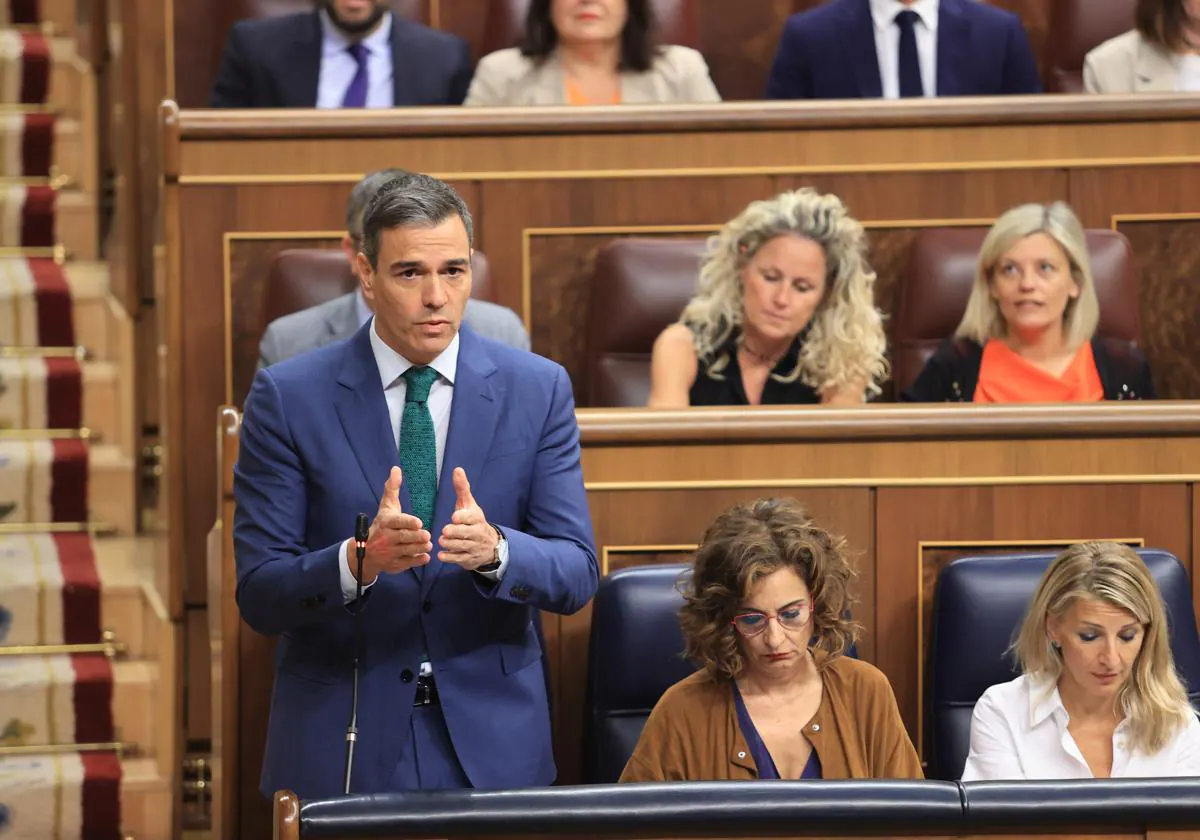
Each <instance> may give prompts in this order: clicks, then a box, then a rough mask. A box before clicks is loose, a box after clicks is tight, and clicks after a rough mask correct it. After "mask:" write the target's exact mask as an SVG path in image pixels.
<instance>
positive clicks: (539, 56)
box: [463, 0, 721, 106]
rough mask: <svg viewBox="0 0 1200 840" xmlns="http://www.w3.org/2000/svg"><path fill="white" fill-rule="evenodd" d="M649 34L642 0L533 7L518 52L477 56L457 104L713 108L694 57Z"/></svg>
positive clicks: (713, 92) (558, 1) (704, 72)
mask: <svg viewBox="0 0 1200 840" xmlns="http://www.w3.org/2000/svg"><path fill="white" fill-rule="evenodd" d="M652 29H653V21H652V15H651V11H650V3H649V0H533V2H532V3H531V4H530V6H529V13H528V15H527V16H526V20H525V36H524V39H523V42H522V44H521V46H520V47H513V48H511V49H505V50H500V51H498V52H494V53H492V54H490V55H487V56H484V58H483V59H482V60H481V61H480V62H479V66H478V67H477V68H476V70H475V77H474V79H472V81H471V87H470V90H469V91H468V92H467V98H466V102H464V103H463V104H465V105H484V106H491V105H618V104H636V103H664V104H666V103H696V102H719V101H720V99H721V97H720V95H719V94H718V93H717V89H716V88H715V87H714V86H713V83H712V79H710V78H709V75H708V65H707V64H705V62H704V58H703V57H702V56H701V55H700V53H698V52H696V51H695V50H693V49H689V48H688V47H680V46H656V45H655V44H654V43H653V41H652V38H651V31H652Z"/></svg>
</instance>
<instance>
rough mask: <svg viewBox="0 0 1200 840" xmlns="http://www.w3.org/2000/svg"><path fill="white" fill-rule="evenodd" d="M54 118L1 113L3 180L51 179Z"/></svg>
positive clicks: (1, 169)
mask: <svg viewBox="0 0 1200 840" xmlns="http://www.w3.org/2000/svg"><path fill="white" fill-rule="evenodd" d="M54 125H55V123H54V115H53V114H20V113H0V178H48V177H49V176H50V166H51V164H52V163H53V162H54Z"/></svg>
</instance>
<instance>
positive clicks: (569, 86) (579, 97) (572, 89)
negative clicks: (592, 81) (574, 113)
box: [563, 79, 621, 105]
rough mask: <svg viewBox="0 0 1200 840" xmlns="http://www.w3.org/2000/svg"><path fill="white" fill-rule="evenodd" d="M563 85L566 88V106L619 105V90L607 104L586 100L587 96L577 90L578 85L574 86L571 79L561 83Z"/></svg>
mask: <svg viewBox="0 0 1200 840" xmlns="http://www.w3.org/2000/svg"><path fill="white" fill-rule="evenodd" d="M563 85H564V87H565V88H566V92H567V104H568V105H620V104H621V91H620V89H619V88H618V89H617V91H616V92H615V93H614V94H613V95H612V98H611V99H610V100H609V101H608V102H593V101H591V100H590V99H588V98H587V96H586V95H585V94H584V92H583V91H582V90H580V89H579V85H578V84H576V83H575V82H574V81H573V80H572V79H565V80H564V82H563Z"/></svg>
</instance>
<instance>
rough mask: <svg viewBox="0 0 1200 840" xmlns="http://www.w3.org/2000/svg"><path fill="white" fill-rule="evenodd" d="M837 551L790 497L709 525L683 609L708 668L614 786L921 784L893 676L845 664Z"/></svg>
mask: <svg viewBox="0 0 1200 840" xmlns="http://www.w3.org/2000/svg"><path fill="white" fill-rule="evenodd" d="M845 551H846V547H845V543H844V541H843V540H840V539H838V538H835V537H833V536H831V535H830V534H828V533H827V532H826V531H824V530H823V529H822V528H820V527H819V526H817V525H816V524H815V523H814V522H813V521H812V520H811V519H810V518H809V516H808V515H807V513H806V512H805V510H804V508H803V507H801V505H800V504H799V503H798V502H796V501H794V500H792V499H783V500H775V499H771V500H761V501H758V502H755V503H754V504H753V505H752V506H745V505H737V506H735V507H733V508H731V509H730V510H728V511H726V512H725V513H723V514H721V516H719V517H718V518H717V519H716V521H715V522H713V524H712V525H711V526H709V529H708V532H707V533H706V534H705V535H704V541H703V543H702V544H701V546H700V548H699V550H698V551H697V553H696V562H695V567H694V569H693V572H692V577H691V582H690V584H689V586H688V590H687V592H686V594H685V604H684V606H683V608H682V610H681V611H680V623H681V625H682V628H683V636H684V642H685V647H686V654H687V655H688V656H689V657H690V658H691V659H693V660H695V661H697V662H699V663H701V664H702V666H703V667H702V668H701V669H700V670H699V671H698V672H697V673H695V674H693V675H692V676H690V677H688V678H687V679H684V680H681V681H680V682H678V683H676V684H675V685H673V686H671V688H669V689H668V690H667V691H666V693H665V694H663V696H662V698H661V699H660V700H659V701H658V704H657V705H656V706H655V707H654V710H653V711H652V712H651V713H650V718H649V719H648V720H647V722H646V727H645V729H644V730H643V731H642V735H641V738H640V740H639V741H638V744H637V747H636V748H635V749H634V752H633V755H632V756H631V757H630V759H629V762H628V763H627V764H626V765H625V770H624V772H623V773H622V774H621V781H622V782H651V781H684V780H688V781H718V780H727V779H780V778H783V779H805V778H820V779H871V778H876V779H921V778H924V775H923V773H922V772H921V763H920V761H919V760H918V758H917V753H916V751H915V750H914V749H913V746H912V742H911V741H910V740H909V738H908V735H907V733H906V732H905V730H904V724H903V723H902V722H901V720H900V712H899V710H898V709H897V708H896V698H895V696H894V695H893V694H892V687H891V685H890V684H889V683H888V681H887V678H886V677H885V676H884V675H883V674H882V673H880V671H879V670H878V669H876V668H875V667H874V666H872V665H869V664H867V663H866V662H861V661H859V660H857V659H852V658H850V657H847V656H844V655H843V654H844V653H845V652H846V651H847V650H848V649H849V648H850V647H851V645H853V644H854V641H855V639H856V637H857V632H858V627H857V626H856V625H854V624H853V623H852V622H850V621H849V620H848V619H847V618H846V617H845V609H846V607H847V606H848V604H849V597H850V596H849V591H848V587H849V582H850V579H851V578H852V577H853V574H854V572H853V571H852V570H851V568H850V566H849V564H848V563H847V560H846V557H845Z"/></svg>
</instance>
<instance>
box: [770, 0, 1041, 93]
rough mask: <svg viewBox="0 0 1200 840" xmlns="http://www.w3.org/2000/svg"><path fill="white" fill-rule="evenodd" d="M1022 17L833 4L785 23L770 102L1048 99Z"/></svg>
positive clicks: (974, 4) (939, 0)
mask: <svg viewBox="0 0 1200 840" xmlns="http://www.w3.org/2000/svg"><path fill="white" fill-rule="evenodd" d="M1041 91H1042V83H1041V79H1040V78H1039V77H1038V69H1037V62H1036V61H1035V60H1034V57H1033V50H1032V49H1031V48H1030V46H1029V38H1028V36H1027V35H1026V34H1025V28H1024V27H1023V26H1022V25H1021V19H1020V18H1019V17H1017V16H1016V15H1014V14H1012V13H1011V12H1007V11H1004V10H1003V9H998V8H996V7H994V6H989V5H986V4H984V3H981V2H978V0H831V2H828V3H825V4H824V5H822V6H818V7H817V8H815V9H810V10H809V11H807V12H802V13H800V14H797V15H792V16H791V17H790V18H788V20H787V23H786V24H785V26H784V29H783V36H782V37H781V38H780V40H779V50H778V52H776V54H775V62H774V64H773V66H772V67H771V76H770V78H769V79H768V80H767V92H766V96H767V98H768V99H870V98H879V97H883V98H887V99H896V98H905V97H920V96H991V95H999V94H1023V93H1041Z"/></svg>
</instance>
